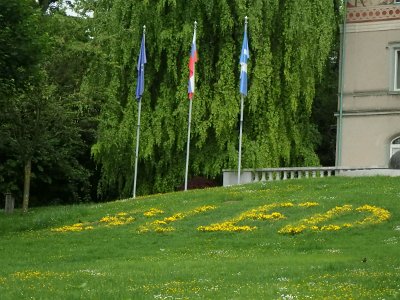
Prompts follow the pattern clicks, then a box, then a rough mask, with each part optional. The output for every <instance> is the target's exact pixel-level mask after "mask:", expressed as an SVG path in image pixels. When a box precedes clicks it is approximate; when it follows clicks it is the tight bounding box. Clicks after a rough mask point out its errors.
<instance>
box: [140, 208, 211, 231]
mask: <svg viewBox="0 0 400 300" xmlns="http://www.w3.org/2000/svg"><path fill="white" fill-rule="evenodd" d="M216 208H217V207H216V206H213V205H204V206H200V207H196V208H194V209H193V210H190V211H187V212H178V213H175V214H173V215H172V216H170V217H165V218H164V219H162V220H155V221H153V222H150V223H147V224H145V225H143V226H140V227H139V229H138V232H139V233H145V232H157V233H164V232H171V231H174V230H175V229H174V228H173V227H171V226H169V227H168V225H169V224H170V223H173V222H176V221H178V220H181V219H184V218H187V217H189V216H192V215H195V214H199V213H204V212H206V211H209V210H213V209H216Z"/></svg>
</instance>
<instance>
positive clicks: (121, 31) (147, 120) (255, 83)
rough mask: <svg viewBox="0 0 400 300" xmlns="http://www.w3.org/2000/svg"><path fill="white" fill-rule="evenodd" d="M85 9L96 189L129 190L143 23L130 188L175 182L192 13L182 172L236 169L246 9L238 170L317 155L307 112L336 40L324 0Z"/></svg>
mask: <svg viewBox="0 0 400 300" xmlns="http://www.w3.org/2000/svg"><path fill="white" fill-rule="evenodd" d="M93 9H94V26H93V30H92V34H93V37H94V39H93V43H94V47H95V48H96V49H98V52H97V56H96V59H95V60H94V61H93V62H92V64H91V67H90V70H91V72H90V74H89V76H88V77H87V78H86V81H85V83H84V85H83V89H82V90H83V91H84V93H86V95H87V96H88V97H90V96H91V97H93V98H95V99H96V100H97V101H101V102H102V111H101V116H100V123H99V128H98V136H97V143H96V144H95V145H94V146H93V148H92V153H93V155H94V158H95V159H96V161H97V162H98V163H99V165H100V166H101V170H102V181H101V185H100V191H101V192H102V193H103V194H105V195H113V196H114V195H118V196H127V195H129V194H130V192H131V188H132V177H133V164H134V145H135V138H136V136H135V126H136V118H137V116H136V108H137V104H136V101H135V100H134V98H135V97H134V94H135V85H136V83H135V81H136V61H137V56H138V51H139V44H140V38H141V34H142V26H143V25H146V28H147V35H146V45H147V59H148V63H147V65H146V77H145V92H144V96H143V100H142V103H143V106H142V122H141V123H142V127H141V140H140V144H141V146H140V153H139V181H138V188H139V192H140V193H148V192H160V191H167V190H172V189H174V188H175V187H176V186H178V185H180V184H181V183H182V181H183V177H184V164H185V146H186V133H187V113H188V101H187V80H188V70H187V63H188V55H189V50H190V44H191V39H192V34H193V22H194V21H195V20H196V21H197V22H198V29H197V44H198V52H199V62H198V63H197V67H196V72H197V73H196V85H197V86H196V94H195V97H194V100H193V116H192V140H191V150H190V155H191V156H190V174H192V175H195V174H197V175H203V176H208V177H215V176H218V175H219V174H220V173H221V170H222V169H223V168H233V167H236V166H237V148H238V131H237V126H238V114H239V91H238V81H239V78H238V77H239V64H238V58H239V55H240V49H241V42H242V37H243V27H244V26H243V23H244V17H245V16H246V15H247V16H248V17H249V25H248V28H249V33H248V34H249V44H250V61H249V66H248V70H249V93H248V97H246V99H245V117H244V120H245V121H244V137H243V159H242V162H243V167H279V166H305V165H316V164H318V163H319V161H318V157H317V155H316V154H315V147H316V142H317V141H318V136H319V135H318V132H317V129H316V127H315V126H314V125H313V124H312V122H311V120H310V116H311V109H312V104H313V99H314V96H315V86H316V83H317V82H318V80H319V78H320V76H321V74H322V72H323V69H324V65H325V62H326V60H327V57H328V55H329V53H330V49H331V44H332V40H333V37H334V31H335V22H336V20H335V9H334V2H333V1H332V0H296V1H282V0H232V1H228V0H207V1H200V0H197V1H183V0H153V1H151V0H146V1H133V0H115V1H108V0H98V1H93ZM107 193H108V194H107Z"/></svg>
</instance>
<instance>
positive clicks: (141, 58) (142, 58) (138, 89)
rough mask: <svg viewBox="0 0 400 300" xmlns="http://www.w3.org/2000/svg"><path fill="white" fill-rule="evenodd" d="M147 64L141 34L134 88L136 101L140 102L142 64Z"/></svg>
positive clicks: (143, 40) (142, 80) (142, 85)
mask: <svg viewBox="0 0 400 300" xmlns="http://www.w3.org/2000/svg"><path fill="white" fill-rule="evenodd" d="M145 63H147V59H146V46H145V35H144V33H143V37H142V44H141V46H140V53H139V58H138V64H137V71H138V79H137V86H136V99H138V101H140V99H141V98H142V95H143V91H144V64H145Z"/></svg>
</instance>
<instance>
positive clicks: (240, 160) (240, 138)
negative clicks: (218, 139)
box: [237, 16, 247, 184]
mask: <svg viewBox="0 0 400 300" xmlns="http://www.w3.org/2000/svg"><path fill="white" fill-rule="evenodd" d="M244 32H245V35H246V34H247V16H246V17H245V18H244ZM243 42H244V41H243ZM242 51H243V49H242ZM246 72H247V67H246ZM246 76H247V74H246ZM243 92H244V91H241V93H240V95H241V97H240V130H239V158H238V175H237V184H240V175H241V168H242V134H243V107H244V94H243ZM245 93H246V95H247V84H246V91H245Z"/></svg>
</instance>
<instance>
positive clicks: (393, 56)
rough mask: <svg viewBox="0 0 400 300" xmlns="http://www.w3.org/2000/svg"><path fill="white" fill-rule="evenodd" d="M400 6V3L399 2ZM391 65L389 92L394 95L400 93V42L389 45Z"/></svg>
mask: <svg viewBox="0 0 400 300" xmlns="http://www.w3.org/2000/svg"><path fill="white" fill-rule="evenodd" d="M399 1H400V0H399ZM399 4H400V2H399ZM388 48H389V55H390V57H389V63H390V68H389V72H390V74H389V78H390V85H389V92H392V93H396V94H397V93H400V78H397V76H398V75H399V76H400V59H399V56H400V42H391V43H389V47H388ZM398 79H399V84H397V81H398Z"/></svg>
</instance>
